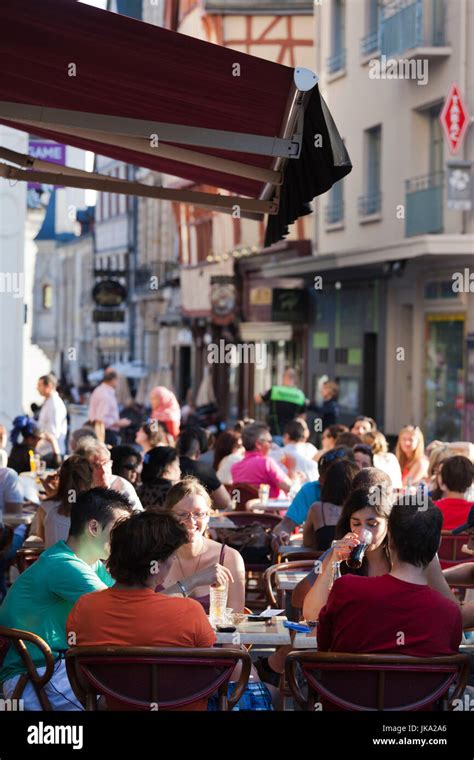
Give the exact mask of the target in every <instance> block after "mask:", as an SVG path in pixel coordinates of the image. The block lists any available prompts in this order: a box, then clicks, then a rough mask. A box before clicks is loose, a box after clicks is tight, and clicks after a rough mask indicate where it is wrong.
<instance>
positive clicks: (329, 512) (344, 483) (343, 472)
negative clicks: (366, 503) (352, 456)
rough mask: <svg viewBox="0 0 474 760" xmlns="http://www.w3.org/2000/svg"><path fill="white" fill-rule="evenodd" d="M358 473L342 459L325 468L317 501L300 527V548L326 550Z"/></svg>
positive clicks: (349, 463)
mask: <svg viewBox="0 0 474 760" xmlns="http://www.w3.org/2000/svg"><path fill="white" fill-rule="evenodd" d="M358 472H359V470H358V467H357V465H356V464H354V463H353V462H349V461H348V460H346V459H342V460H341V461H340V462H336V463H335V464H333V465H332V466H331V467H330V468H329V470H328V472H327V475H326V477H325V479H324V483H323V486H322V488H321V501H317V502H315V503H314V504H313V505H312V507H311V509H310V510H309V512H308V517H307V518H306V522H305V524H304V531H303V545H304V546H308V547H310V548H311V549H319V550H325V549H329V547H330V546H331V542H332V541H333V539H334V536H335V533H336V525H337V523H338V521H339V518H340V517H341V513H342V505H343V504H344V502H345V501H346V499H347V497H348V496H349V493H350V491H351V488H352V481H353V479H354V478H355V476H356V475H357V473H358Z"/></svg>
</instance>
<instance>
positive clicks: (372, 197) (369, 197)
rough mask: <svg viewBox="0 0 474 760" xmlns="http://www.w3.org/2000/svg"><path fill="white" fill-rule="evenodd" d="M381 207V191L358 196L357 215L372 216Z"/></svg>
mask: <svg viewBox="0 0 474 760" xmlns="http://www.w3.org/2000/svg"><path fill="white" fill-rule="evenodd" d="M381 209H382V193H380V192H378V191H377V192H373V193H367V194H366V195H361V196H359V216H372V214H378V213H380V211H381Z"/></svg>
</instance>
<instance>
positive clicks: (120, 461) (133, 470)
mask: <svg viewBox="0 0 474 760" xmlns="http://www.w3.org/2000/svg"><path fill="white" fill-rule="evenodd" d="M110 454H111V457H112V474H113V475H118V476H119V477H120V478H125V480H128V482H129V483H131V484H132V485H136V484H137V482H138V476H139V475H140V472H141V469H142V458H141V455H140V454H139V453H138V451H137V450H136V449H135V448H134V447H133V446H126V445H122V446H114V447H113V448H112V450H111V452H110Z"/></svg>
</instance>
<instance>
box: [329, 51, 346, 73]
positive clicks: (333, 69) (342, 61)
mask: <svg viewBox="0 0 474 760" xmlns="http://www.w3.org/2000/svg"><path fill="white" fill-rule="evenodd" d="M327 67H328V72H329V74H336V73H337V72H338V71H344V69H345V68H346V50H345V49H343V50H340V51H339V52H338V53H335V55H330V56H329V58H328V59H327Z"/></svg>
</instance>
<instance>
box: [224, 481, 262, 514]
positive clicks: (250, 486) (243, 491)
mask: <svg viewBox="0 0 474 760" xmlns="http://www.w3.org/2000/svg"><path fill="white" fill-rule="evenodd" d="M225 488H226V490H227V491H228V493H229V494H230V495H231V496H232V497H233V496H234V494H235V493H236V492H237V496H238V498H237V509H238V510H246V509H248V506H247V504H248V502H249V501H254V500H256V499H257V500H258V486H256V485H255V483H231V484H230V485H229V484H227V485H226V486H225Z"/></svg>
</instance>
